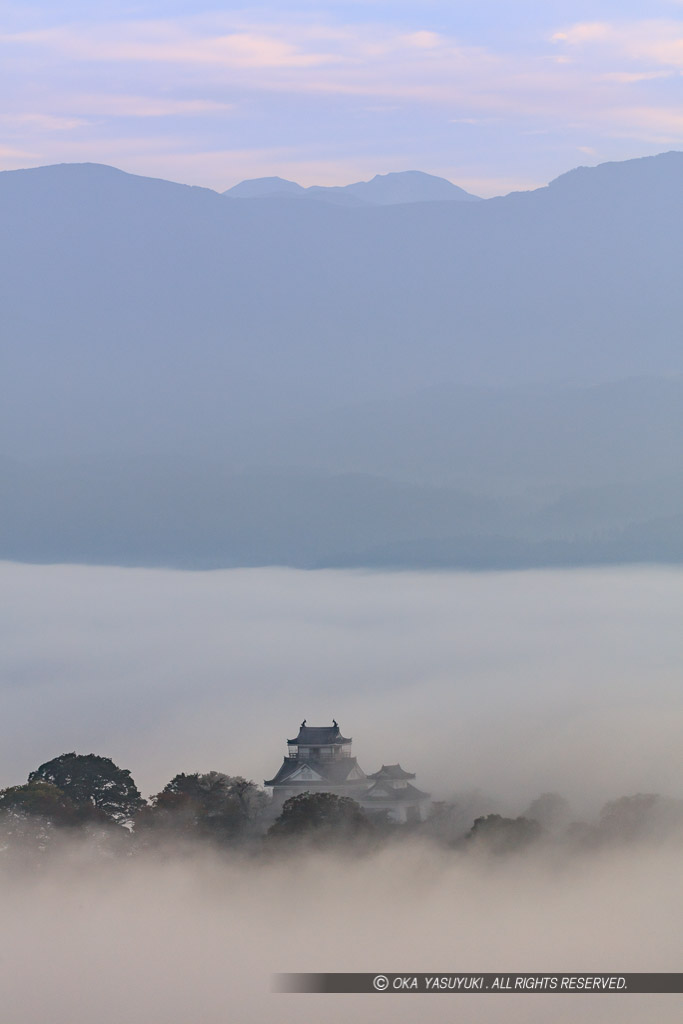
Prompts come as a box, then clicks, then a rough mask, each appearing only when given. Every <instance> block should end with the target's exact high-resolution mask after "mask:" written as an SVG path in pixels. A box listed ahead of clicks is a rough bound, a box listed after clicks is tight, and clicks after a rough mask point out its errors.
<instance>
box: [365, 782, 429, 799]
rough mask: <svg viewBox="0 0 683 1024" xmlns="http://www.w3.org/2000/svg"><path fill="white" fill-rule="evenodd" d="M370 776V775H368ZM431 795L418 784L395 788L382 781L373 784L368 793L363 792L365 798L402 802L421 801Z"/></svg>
mask: <svg viewBox="0 0 683 1024" xmlns="http://www.w3.org/2000/svg"><path fill="white" fill-rule="evenodd" d="M368 778H370V776H368ZM429 797H430V794H429V793H424V792H423V791H422V790H421V789H418V788H417V786H412V785H411V784H410V783H408V785H407V786H406V787H405V789H393V788H392V787H391V786H388V785H386V784H385V783H382V782H376V783H375V784H374V786H371V787H370V789H369V790H368V791H367V793H364V794H363V800H386V801H388V802H389V803H393V802H394V801H395V802H397V803H398V802H400V803H413V804H414V803H419V802H420V800H428V799H429Z"/></svg>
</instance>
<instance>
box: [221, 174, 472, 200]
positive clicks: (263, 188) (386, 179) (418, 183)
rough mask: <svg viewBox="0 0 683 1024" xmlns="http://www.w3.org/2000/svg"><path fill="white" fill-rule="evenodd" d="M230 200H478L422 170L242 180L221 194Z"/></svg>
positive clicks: (450, 183) (448, 182) (461, 189)
mask: <svg viewBox="0 0 683 1024" xmlns="http://www.w3.org/2000/svg"><path fill="white" fill-rule="evenodd" d="M223 195H225V196H229V197H230V198H231V199H266V198H269V199H281V198H283V197H285V196H287V197H290V198H295V199H317V200H320V201H324V202H329V203H336V204H340V205H364V204H366V203H369V204H371V205H376V206H394V205H396V204H398V203H424V202H435V201H439V200H454V201H455V202H480V199H479V197H478V196H473V195H471V194H470V193H469V192H466V191H465V189H464V188H460V187H459V186H458V185H454V184H453V183H452V182H450V181H448V180H447V179H446V178H438V177H436V176H435V175H433V174H425V173H424V171H395V172H393V173H391V174H376V175H375V177H374V178H372V179H371V181H357V182H355V183H354V184H352V185H331V186H330V185H310V186H309V187H308V188H303V187H302V186H301V185H297V184H296V182H294V181H287V180H285V179H284V178H277V177H276V178H252V179H250V180H248V181H241V182H240V183H239V185H234V186H233V187H232V188H229V189H227V191H225V192H224V193H223Z"/></svg>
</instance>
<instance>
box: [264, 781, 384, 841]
mask: <svg viewBox="0 0 683 1024" xmlns="http://www.w3.org/2000/svg"><path fill="white" fill-rule="evenodd" d="M372 831H373V828H372V825H371V823H370V822H369V821H368V818H367V817H366V815H365V814H364V813H363V810H362V808H361V807H360V805H359V804H357V803H356V801H355V800H352V799H351V798H350V797H348V796H336V795H335V794H334V793H298V794H297V795H296V796H291V797H289V799H288V800H285V802H284V804H283V805H282V812H281V814H280V816H279V818H278V819H277V821H275V822H274V823H273V824H272V825H271V827H270V828H269V829H268V836H269V838H271V839H285V838H301V839H309V840H312V841H313V842H315V843H316V844H324V845H327V844H330V845H333V844H338V843H343V842H348V841H356V840H359V839H363V838H368V837H369V836H370V835H371V834H372Z"/></svg>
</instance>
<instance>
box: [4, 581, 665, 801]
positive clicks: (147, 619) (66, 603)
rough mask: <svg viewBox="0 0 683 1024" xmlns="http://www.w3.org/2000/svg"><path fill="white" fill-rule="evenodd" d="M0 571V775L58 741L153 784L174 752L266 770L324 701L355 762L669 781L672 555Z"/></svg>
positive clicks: (467, 772)
mask: <svg viewBox="0 0 683 1024" xmlns="http://www.w3.org/2000/svg"><path fill="white" fill-rule="evenodd" d="M0 579H1V581H2V588H1V591H0V602H1V604H0V609H1V614H0V622H2V626H1V627H0V628H1V633H0V668H1V675H0V678H1V680H2V682H1V683H0V698H1V700H2V706H3V715H2V718H3V722H4V723H5V728H4V730H3V732H4V733H5V735H4V737H3V743H2V748H1V750H0V785H4V786H8V785H11V784H15V783H20V782H23V781H25V779H26V776H27V774H28V772H29V771H30V770H32V769H34V768H35V767H37V766H38V764H40V763H41V762H42V761H45V760H47V759H48V758H51V757H54V756H56V755H57V754H59V753H61V752H63V751H68V750H76V751H78V752H80V753H88V752H90V751H93V752H95V753H98V754H102V755H106V756H108V757H112V758H113V759H114V760H115V761H116V762H117V763H118V764H120V765H121V766H122V767H125V768H129V769H130V770H131V772H132V773H133V776H134V778H135V779H136V781H137V783H138V785H139V787H140V789H141V790H142V791H143V793H145V794H148V793H151V792H156V791H157V790H159V789H160V788H161V787H162V786H163V785H164V784H165V783H166V782H167V781H168V780H169V779H170V778H171V777H172V776H173V775H174V774H175V773H176V772H179V771H186V772H192V771H209V770H212V769H215V770H218V771H224V772H227V773H228V774H240V775H244V776H246V777H249V778H253V779H255V780H256V781H257V782H262V780H263V779H264V778H269V777H270V776H272V774H274V772H275V771H276V770H277V767H278V766H279V764H280V762H281V758H282V755H283V753H284V744H285V739H286V738H287V736H291V735H293V733H294V732H295V730H296V727H297V725H298V723H299V722H300V721H301V720H302V719H303V718H307V719H308V722H309V723H312V724H325V723H328V722H330V721H331V720H332V718H333V717H334V718H336V719H337V720H338V721H339V723H340V725H341V727H342V729H343V731H344V732H345V733H346V734H347V735H351V736H353V738H354V753H355V754H357V756H358V759H359V762H360V764H361V766H362V767H363V768H364V769H365V771H367V772H371V771H375V770H376V769H377V768H378V767H379V765H380V764H382V763H393V762H396V761H400V762H401V763H402V764H403V765H404V767H405V768H407V769H408V770H410V771H415V772H417V773H418V778H417V784H418V785H419V786H420V787H421V788H423V789H427V790H429V791H430V792H432V793H433V794H434V795H435V796H438V797H447V796H449V795H451V794H452V793H453V792H456V791H466V790H471V789H483V790H485V791H487V792H489V793H491V794H493V795H494V796H496V797H500V798H501V799H502V800H503V801H504V802H505V803H506V806H509V807H510V809H511V810H515V809H516V811H517V813H519V812H520V811H521V810H523V808H524V807H525V806H526V805H527V804H528V802H529V800H530V799H532V798H533V797H535V796H537V795H538V794H539V793H540V792H543V791H547V790H559V791H561V792H563V793H565V794H566V795H567V796H568V797H569V798H570V799H571V800H572V802H573V803H574V805H575V807H576V809H577V810H578V811H580V812H591V811H593V810H595V809H596V808H597V807H598V806H599V805H600V804H601V803H603V802H604V801H605V800H606V799H610V798H614V797H617V796H620V795H623V794H626V793H633V792H643V791H657V792H662V793H665V794H669V795H673V796H680V794H681V777H680V770H679V768H678V764H679V762H680V757H679V751H680V748H679V739H680V737H679V724H680V720H681V710H682V708H681V701H682V698H681V689H680V663H681V657H682V655H683V634H682V633H681V629H680V609H681V606H682V598H683V572H681V571H680V570H673V569H671V570H667V569H660V568H647V567H643V568H628V569H617V570H576V571H539V572H519V573H514V572H513V573H490V574H480V575H477V574H467V573H435V574H429V573H396V574H390V573H386V574H382V573H364V572H333V571H329V572H328V571H320V572H302V571H294V570H286V569H259V570H230V571H220V572H207V573H190V572H175V571H173V572H171V571H154V570H133V569H112V568H91V567H88V568H84V567H75V566H50V567H42V566H27V565H16V564H10V563H5V564H3V565H2V566H1V567H0Z"/></svg>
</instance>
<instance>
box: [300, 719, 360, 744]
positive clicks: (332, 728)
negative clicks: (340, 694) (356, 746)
mask: <svg viewBox="0 0 683 1024" xmlns="http://www.w3.org/2000/svg"><path fill="white" fill-rule="evenodd" d="M350 742H351V739H350V737H347V736H342V734H341V733H340V732H339V726H338V725H337V723H336V722H333V724H332V725H306V719H305V718H304V720H303V722H302V723H301V725H300V726H299V735H298V736H297V737H296V739H293V740H287V743H290V744H295V743H298V744H299V745H300V746H302V747H327V746H330V744H335V743H350Z"/></svg>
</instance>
